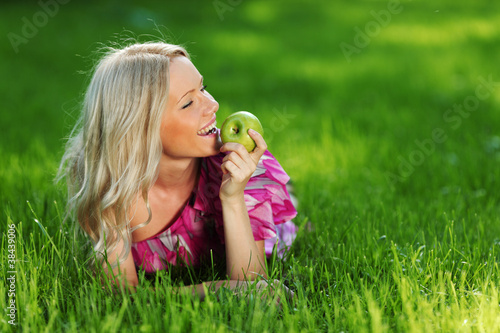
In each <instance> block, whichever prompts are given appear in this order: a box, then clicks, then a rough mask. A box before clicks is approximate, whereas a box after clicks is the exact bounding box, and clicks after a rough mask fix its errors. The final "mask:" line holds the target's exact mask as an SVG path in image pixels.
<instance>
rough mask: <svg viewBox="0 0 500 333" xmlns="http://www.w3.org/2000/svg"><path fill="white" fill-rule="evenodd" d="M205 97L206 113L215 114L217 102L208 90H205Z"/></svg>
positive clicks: (217, 107) (217, 106)
mask: <svg viewBox="0 0 500 333" xmlns="http://www.w3.org/2000/svg"><path fill="white" fill-rule="evenodd" d="M206 94H207V98H206V103H207V107H206V111H207V113H209V114H210V113H213V114H215V113H216V112H217V110H219V103H218V102H217V101H216V100H215V98H213V97H212V95H210V94H209V93H208V92H206Z"/></svg>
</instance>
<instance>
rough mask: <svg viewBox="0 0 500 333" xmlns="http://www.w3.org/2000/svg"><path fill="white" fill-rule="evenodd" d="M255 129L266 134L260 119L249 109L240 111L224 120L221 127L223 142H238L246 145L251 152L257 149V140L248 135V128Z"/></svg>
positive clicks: (261, 133)
mask: <svg viewBox="0 0 500 333" xmlns="http://www.w3.org/2000/svg"><path fill="white" fill-rule="evenodd" d="M249 129H253V130H254V131H257V132H259V133H260V135H262V136H264V129H263V128H262V125H261V124H260V121H259V119H258V118H257V117H256V116H254V115H253V114H251V113H250V112H247V111H238V112H235V113H233V114H231V115H230V116H229V117H227V118H226V120H224V123H223V124H222V127H221V128H220V137H221V139H222V143H226V142H236V143H241V144H242V145H243V146H245V148H246V150H247V151H248V152H249V153H250V152H252V151H253V150H254V149H255V146H256V144H255V141H253V139H252V138H251V137H250V135H248V130H249Z"/></svg>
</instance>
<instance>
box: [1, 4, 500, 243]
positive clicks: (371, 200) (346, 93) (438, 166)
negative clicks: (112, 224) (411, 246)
mask: <svg viewBox="0 0 500 333" xmlns="http://www.w3.org/2000/svg"><path fill="white" fill-rule="evenodd" d="M42 4H44V5H42ZM1 7H2V10H1V13H0V17H1V19H0V30H1V31H2V36H3V42H2V43H1V44H0V52H1V53H0V54H1V57H2V58H1V59H2V61H1V62H0V73H1V77H2V80H1V82H0V85H1V86H0V91H1V92H2V109H1V111H0V112H1V114H0V117H1V118H0V133H2V134H1V139H0V157H1V161H0V166H1V168H0V182H1V186H0V200H1V204H2V205H3V206H4V207H5V209H6V210H7V211H8V215H9V216H11V217H12V219H13V220H15V221H19V220H26V219H29V218H30V217H29V216H30V213H28V210H27V208H26V200H29V201H31V202H33V204H34V205H35V207H36V209H37V210H38V211H39V212H41V213H40V214H41V215H42V216H43V217H45V218H46V220H48V222H49V225H50V221H51V220H54V216H53V215H54V214H55V213H53V212H51V208H50V206H51V204H50V203H51V202H52V201H54V200H59V201H62V200H63V198H64V196H63V194H61V190H60V189H57V188H54V186H53V185H52V183H51V181H52V178H53V177H54V175H55V172H56V168H57V165H58V161H59V159H60V157H61V154H62V151H63V145H64V142H65V137H67V135H68V134H69V132H70V130H71V128H72V125H73V124H74V121H75V119H76V117H77V115H78V112H79V105H80V102H81V100H82V94H83V92H84V90H85V87H86V84H87V82H88V80H89V76H88V73H89V71H90V70H91V68H92V64H93V63H94V62H95V60H96V59H97V57H98V56H97V55H96V53H95V52H96V50H99V48H101V47H102V45H109V44H110V43H121V44H123V41H124V40H126V39H127V38H137V39H138V40H139V41H145V40H149V39H151V38H158V37H164V39H166V40H167V41H169V42H172V43H179V44H183V45H185V46H186V48H187V49H188V51H189V52H190V53H191V55H192V56H193V62H194V63H195V65H196V66H197V67H198V69H199V70H200V72H201V73H202V74H203V75H204V77H205V82H206V83H207V84H208V90H209V91H210V92H211V93H212V95H213V96H214V97H215V98H216V99H217V100H218V101H219V103H220V111H219V113H218V120H219V123H221V121H222V120H223V119H224V118H225V116H227V115H228V114H229V113H231V112H234V111H238V110H248V111H250V112H253V113H255V114H256V115H257V116H258V117H259V118H260V119H261V121H262V123H263V124H264V127H265V128H266V138H267V141H268V145H269V147H270V150H271V152H272V153H273V154H275V155H276V156H277V157H278V159H279V160H280V162H281V163H282V165H283V166H284V168H285V169H286V170H287V171H288V173H289V174H290V175H291V177H292V179H294V181H295V185H296V191H297V196H298V197H299V200H300V202H301V207H300V214H299V218H300V219H309V220H311V221H312V222H313V224H314V223H315V224H316V225H317V226H318V229H319V230H322V229H323V230H326V232H325V233H324V234H323V237H329V238H327V239H326V240H324V241H325V242H326V243H328V242H330V241H338V240H339V239H341V238H340V234H341V231H342V230H344V228H345V226H346V225H347V224H350V223H354V222H355V223H356V224H358V225H359V226H360V227H361V226H364V228H366V230H367V232H368V231H369V232H370V233H373V234H391V236H390V237H391V238H392V239H396V240H402V241H405V242H410V243H411V242H412V241H413V240H414V235H415V234H416V233H418V232H420V231H422V230H433V231H436V232H438V233H441V231H442V229H441V227H440V224H439V223H441V222H443V221H442V213H443V212H449V213H453V214H456V215H457V216H462V217H464V216H475V215H474V214H476V215H478V214H479V215H482V216H485V218H483V222H481V223H476V222H474V221H475V220H474V219H472V220H468V221H469V222H470V223H471V224H470V226H471V227H472V228H473V229H472V230H471V232H472V233H474V234H477V237H478V238H480V237H483V236H484V237H486V238H488V240H489V241H487V242H486V243H485V244H484V246H485V247H489V246H490V245H491V244H492V243H491V242H493V239H494V238H495V236H494V235H495V233H498V231H499V226H498V223H496V222H498V220H495V218H494V217H495V216H497V215H496V214H498V213H500V208H499V205H498V202H499V191H498V188H499V177H498V176H499V171H498V170H499V169H500V168H499V163H500V125H499V121H500V113H499V108H498V107H499V103H500V87H499V86H498V83H496V85H491V86H490V88H491V89H490V90H489V92H490V94H489V96H488V97H487V98H483V99H481V100H479V101H478V104H477V105H475V106H474V110H473V111H472V112H468V113H467V114H465V113H457V112H455V111H453V108H454V105H455V104H458V105H463V103H464V102H465V101H471V100H470V98H469V97H474V96H476V89H477V87H478V86H480V84H481V78H484V79H486V80H488V78H490V79H489V80H490V81H493V82H500V69H499V66H498V55H499V54H500V52H499V51H500V33H499V31H500V11H499V9H500V4H499V3H498V2H495V1H487V0H482V1H451V0H450V1H416V0H414V1H401V2H394V1H334V2H333V1H307V2H306V1H229V0H221V1H185V2H183V1H141V2H139V1H78V0H73V1H69V2H68V3H66V4H61V3H59V2H55V0H54V1H48V0H46V1H42V2H37V1H4V2H2V4H1ZM391 10H392V11H391ZM44 13H45V14H44ZM387 14H389V15H387ZM30 24H31V25H32V26H31V27H30ZM363 35H364V36H363ZM148 36H153V37H148ZM346 45H349V47H347V49H348V50H351V51H352V50H353V48H356V50H355V52H353V53H352V54H350V55H349V56H346V53H345V49H346ZM343 48H344V50H343ZM482 91H484V90H482ZM468 98H469V99H468ZM472 101H473V100H472ZM449 110H452V111H449ZM436 129H441V132H440V133H441V134H442V137H444V138H445V139H444V140H443V141H444V142H440V143H435V144H432V145H431V146H427V147H428V148H427V150H428V151H427V152H426V151H425V150H424V149H423V148H421V147H420V146H419V144H418V143H417V142H416V141H418V142H420V143H422V142H424V143H427V144H429V141H428V140H432V133H433V131H434V130H436ZM424 147H425V146H424ZM377 216H379V217H380V218H378V217H377ZM409 216H414V218H409ZM478 219H479V217H478ZM353 221H354V222H353ZM363 221H369V223H367V224H365V225H364V224H363V223H364V222H363ZM408 221H410V222H408ZM364 228H363V229H362V230H365V229H364ZM485 230H486V234H485ZM431 235H434V233H431ZM352 237H354V239H357V240H361V239H362V238H363V236H352ZM422 237H424V238H425V236H424V235H422ZM304 242H305V241H304ZM304 244H305V243H304Z"/></svg>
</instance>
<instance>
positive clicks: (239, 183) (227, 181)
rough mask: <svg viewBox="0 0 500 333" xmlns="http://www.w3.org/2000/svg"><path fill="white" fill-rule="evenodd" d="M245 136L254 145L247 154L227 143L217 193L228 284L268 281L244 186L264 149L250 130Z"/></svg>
mask: <svg viewBox="0 0 500 333" xmlns="http://www.w3.org/2000/svg"><path fill="white" fill-rule="evenodd" d="M248 134H249V135H250V136H251V137H252V139H253V140H254V141H255V143H256V145H257V146H256V148H255V149H254V151H253V152H251V153H248V152H247V151H246V149H245V148H244V147H243V146H242V145H241V144H238V143H234V142H228V143H226V144H224V145H223V146H222V148H221V152H229V153H228V154H227V155H226V156H225V157H224V160H223V163H222V165H221V168H222V172H223V178H222V184H221V188H220V192H219V197H220V199H221V203H222V215H223V221H224V238H225V244H226V264H227V275H228V276H229V278H230V279H231V280H253V279H255V278H256V277H257V276H263V277H264V278H266V277H267V274H266V268H265V254H264V241H255V239H254V237H253V233H252V228H251V225H250V218H249V216H248V211H247V207H246V204H245V199H244V190H245V186H246V184H247V183H248V180H249V179H250V177H251V176H252V174H253V173H254V172H255V169H256V168H257V163H258V162H259V160H260V158H261V157H262V155H263V154H264V152H265V151H266V149H267V145H266V142H265V141H264V139H263V138H262V136H261V135H260V134H259V133H257V132H255V131H252V130H249V132H248Z"/></svg>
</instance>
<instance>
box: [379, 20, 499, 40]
mask: <svg viewBox="0 0 500 333" xmlns="http://www.w3.org/2000/svg"><path fill="white" fill-rule="evenodd" d="M429 15H440V14H438V13H430V14H429ZM499 22H500V16H497V18H496V19H491V18H489V19H487V20H486V19H478V18H474V19H470V18H468V19H467V20H458V21H455V20H453V21H448V22H444V23H443V22H440V23H439V24H436V25H433V24H429V23H428V22H426V23H425V24H418V23H415V22H411V23H407V22H405V23H403V22H401V21H398V22H392V23H391V24H390V25H389V26H388V27H387V28H385V30H384V32H383V33H381V34H380V35H379V36H377V40H380V41H384V42H388V43H394V44H397V45H409V46H431V45H432V46H442V47H445V46H451V45H457V44H463V43H464V42H466V41H468V40H470V39H477V40H484V41H490V40H493V39H497V38H499V36H500V35H499V29H500V24H499Z"/></svg>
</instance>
